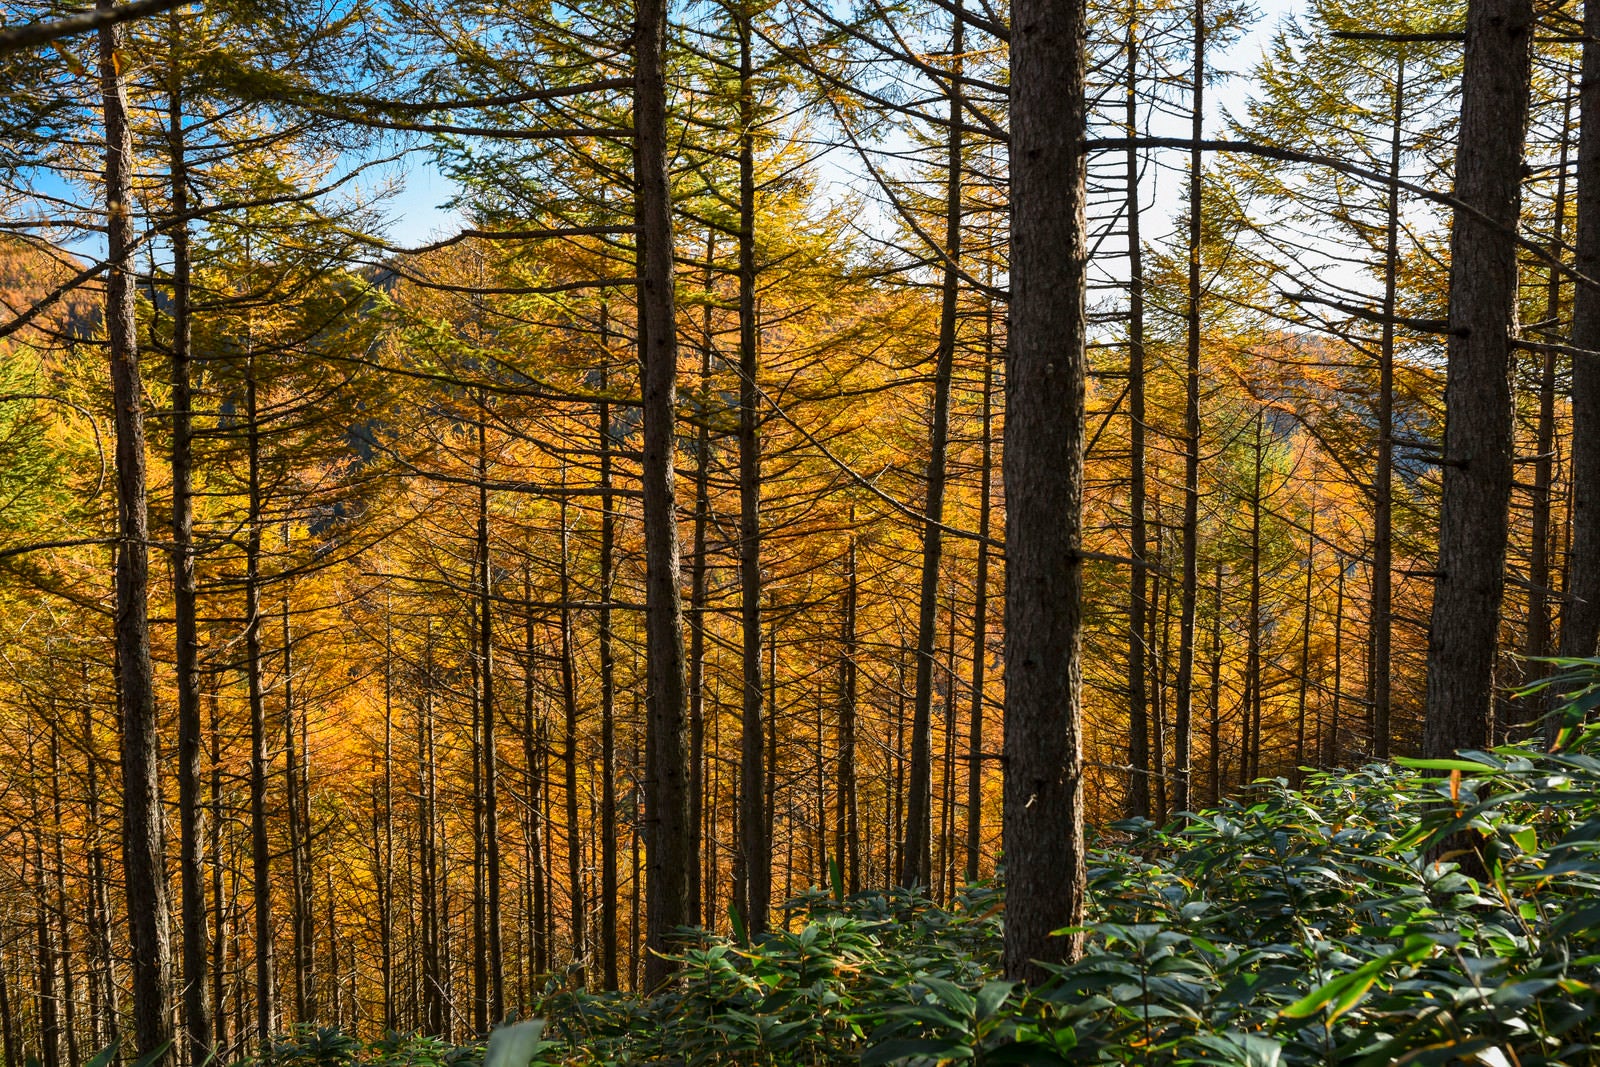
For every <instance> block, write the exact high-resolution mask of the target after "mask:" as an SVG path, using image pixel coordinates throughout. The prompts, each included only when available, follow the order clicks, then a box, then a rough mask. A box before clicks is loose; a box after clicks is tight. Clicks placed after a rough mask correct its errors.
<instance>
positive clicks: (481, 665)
mask: <svg viewBox="0 0 1600 1067" xmlns="http://www.w3.org/2000/svg"><path fill="white" fill-rule="evenodd" d="M488 419H489V412H488V406H487V402H486V397H485V394H484V392H483V390H481V389H480V390H479V391H478V472H477V473H478V529H477V535H478V537H477V557H478V685H479V690H478V706H479V712H480V714H481V715H482V724H481V728H482V745H483V772H482V773H483V790H482V797H483V850H484V855H483V863H484V888H485V890H486V900H485V905H486V906H485V914H484V924H485V926H486V928H487V929H486V930H485V940H486V944H485V946H484V954H485V956H486V966H487V971H488V991H487V992H488V996H487V1003H486V1005H485V1006H486V1009H487V1015H488V1020H487V1022H488V1024H489V1026H495V1025H498V1024H499V1022H500V1020H502V1019H504V1018H505V1013H506V986H505V959H504V952H503V945H502V940H503V937H502V931H501V925H500V913H501V900H500V793H499V781H500V773H499V754H498V751H497V749H496V745H495V725H496V715H495V704H494V562H493V560H492V559H490V556H489V446H488V425H487V423H488ZM487 1028H488V1027H484V1028H483V1029H485V1030H486V1029H487Z"/></svg>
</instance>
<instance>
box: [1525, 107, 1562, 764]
mask: <svg viewBox="0 0 1600 1067" xmlns="http://www.w3.org/2000/svg"><path fill="white" fill-rule="evenodd" d="M1571 133H1572V91H1571V89H1570V88H1569V89H1568V91H1567V95H1566V100H1565V102H1564V104H1563V107H1562V113H1561V149H1560V154H1559V156H1558V157H1557V165H1556V196H1555V205H1554V207H1555V212H1554V213H1555V220H1554V222H1553V223H1552V226H1551V230H1552V232H1551V237H1550V255H1551V256H1552V257H1554V258H1555V259H1556V260H1557V261H1559V260H1560V256H1561V245H1562V242H1563V240H1564V238H1565V236H1566V222H1567V160H1568V155H1569V150H1568V145H1569V142H1570V141H1571ZM1561 286H1562V275H1561V271H1560V270H1559V269H1557V268H1555V267H1552V268H1551V270H1550V277H1549V280H1548V281H1547V282H1546V284H1545V300H1544V321H1545V322H1547V323H1549V324H1550V325H1549V326H1547V327H1545V336H1546V338H1547V339H1549V340H1550V341H1554V342H1559V341H1560V339H1561V329H1560V327H1559V325H1558V323H1559V321H1560V319H1561V310H1562V308H1561V298H1562V288H1561ZM1555 448H1556V350H1555V349H1554V348H1551V349H1549V350H1547V351H1546V352H1545V353H1544V358H1543V360H1542V361H1541V366H1540V369H1539V424H1538V429H1537V432H1536V434H1535V444H1534V459H1533V500H1532V511H1533V514H1532V521H1531V529H1530V530H1529V549H1528V584H1529V587H1530V588H1529V589H1528V632H1527V639H1526V641H1525V642H1524V644H1523V652H1524V653H1525V654H1526V655H1527V656H1528V658H1529V660H1530V662H1529V663H1528V665H1527V670H1528V673H1529V677H1528V679H1527V680H1528V681H1537V680H1538V679H1540V678H1542V677H1543V676H1544V674H1545V667H1544V665H1543V664H1541V663H1539V662H1537V661H1538V659H1539V658H1540V657H1543V656H1548V655H1550V651H1551V649H1550V589H1551V586H1552V584H1553V578H1552V571H1553V568H1552V567H1551V565H1550V542H1551V532H1550V510H1551V509H1550V504H1551V497H1552V495H1553V494H1552V483H1553V481H1554V474H1555ZM1542 706H1543V701H1542V700H1541V699H1540V698H1531V699H1529V700H1525V701H1524V702H1523V704H1522V707H1521V712H1522V717H1523V722H1521V723H1518V724H1517V725H1518V727H1519V728H1520V729H1521V730H1522V733H1521V735H1520V736H1527V735H1528V734H1530V733H1532V732H1535V731H1536V730H1537V728H1538V721H1537V720H1538V718H1539V714H1540V710H1541V708H1542Z"/></svg>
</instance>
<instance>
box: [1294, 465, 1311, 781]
mask: <svg viewBox="0 0 1600 1067" xmlns="http://www.w3.org/2000/svg"><path fill="white" fill-rule="evenodd" d="M1308 527H1309V528H1308V530H1307V533H1306V588H1305V596H1304V597H1303V598H1302V599H1301V603H1300V684H1299V691H1298V693H1297V694H1296V697H1295V718H1294V723H1295V727H1294V768H1293V769H1292V771H1291V772H1290V780H1291V781H1293V782H1294V784H1295V786H1296V787H1298V786H1299V784H1300V780H1301V777H1302V776H1301V773H1300V768H1301V767H1303V766H1304V765H1305V762H1306V702H1307V694H1308V693H1309V692H1310V689H1311V586H1312V582H1313V580H1314V579H1315V577H1316V573H1317V493H1316V488H1315V487H1314V486H1313V488H1312V491H1311V514H1310V519H1309V522H1308Z"/></svg>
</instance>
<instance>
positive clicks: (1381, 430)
mask: <svg viewBox="0 0 1600 1067" xmlns="http://www.w3.org/2000/svg"><path fill="white" fill-rule="evenodd" d="M1395 63H1396V68H1395V86H1394V101H1393V114H1392V119H1391V124H1390V134H1389V196H1388V208H1387V209H1388V220H1387V223H1386V225H1385V227H1384V257H1383V326H1382V333H1381V336H1380V337H1379V340H1378V411H1377V417H1378V464H1377V467H1378V469H1377V470H1376V471H1375V472H1374V477H1373V492H1372V497H1373V499H1372V754H1373V756H1374V757H1375V758H1377V759H1388V758H1389V734H1390V727H1389V719H1390V711H1391V709H1390V703H1391V701H1390V695H1389V694H1390V688H1391V687H1390V684H1389V661H1390V659H1391V658H1392V657H1391V655H1390V642H1391V638H1392V636H1393V628H1394V622H1393V619H1392V618H1391V606H1390V605H1391V601H1392V599H1393V580H1394V564H1393V559H1394V519H1393V515H1394V327H1395V308H1396V304H1397V301H1398V297H1399V275H1400V138H1401V135H1402V133H1403V132H1404V127H1403V125H1402V123H1403V122H1404V120H1405V88H1406V59H1405V49H1404V48H1401V50H1400V54H1399V56H1397V57H1396V60H1395Z"/></svg>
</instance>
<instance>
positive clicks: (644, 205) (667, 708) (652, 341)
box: [633, 0, 695, 988]
mask: <svg viewBox="0 0 1600 1067" xmlns="http://www.w3.org/2000/svg"><path fill="white" fill-rule="evenodd" d="M666 32H667V4H666V0H637V3H636V5H635V27H634V33H635V41H634V100H633V108H634V114H633V129H634V141H633V143H634V180H635V183H636V185H637V190H636V200H635V211H636V212H637V219H636V222H637V225H638V234H637V240H638V246H639V281H638V289H639V354H640V362H641V364H642V367H641V371H642V375H643V404H642V409H643V415H644V456H643V461H642V465H641V478H642V481H643V490H644V492H643V495H644V529H645V651H646V668H645V670H646V675H647V681H646V692H647V696H648V700H647V706H646V718H647V719H648V728H647V730H646V749H645V787H646V790H647V795H646V816H645V817H646V820H647V822H648V824H649V828H650V833H649V838H648V845H649V848H648V855H647V858H646V870H645V889H646V893H647V899H646V907H645V927H646V945H647V948H648V950H649V955H648V959H647V961H646V964H645V985H646V986H648V987H651V988H654V987H656V986H658V985H660V984H661V983H662V982H663V981H664V980H665V979H666V978H667V976H668V975H669V974H670V972H671V969H672V968H671V963H670V961H669V960H667V959H666V958H665V956H664V955H662V953H664V952H665V951H666V949H667V948H668V936H669V935H670V933H671V931H672V930H674V929H676V928H677V927H680V926H683V925H686V924H687V923H689V922H690V921H692V918H693V917H692V915H691V914H690V912H689V865H690V864H691V863H693V862H694V857H695V848H694V839H693V837H692V836H691V833H692V832H691V828H690V825H689V790H688V781H689V767H688V762H689V761H688V750H687V743H686V737H685V729H684V726H685V723H684V711H685V707H684V705H685V693H684V689H685V686H684V671H683V666H684V665H683V601H682V597H681V593H680V591H679V588H678V584H679V583H678V572H679V558H678V523H677V515H676V513H675V506H674V491H673V456H674V452H675V451H676V449H675V438H676V426H675V417H676V409H677V372H678V366H677V364H678V337H677V317H676V313H675V301H674V299H673V289H672V280H673V271H672V252H673V250H672V203H671V200H672V192H671V187H670V185H669V184H668V179H667V118H666V81H665V75H664V72H663V52H664V46H665V38H666Z"/></svg>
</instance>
